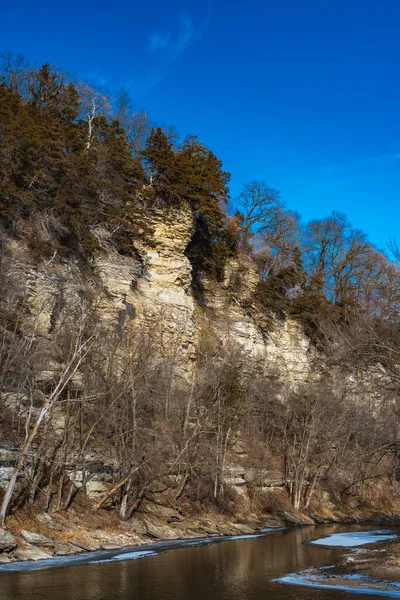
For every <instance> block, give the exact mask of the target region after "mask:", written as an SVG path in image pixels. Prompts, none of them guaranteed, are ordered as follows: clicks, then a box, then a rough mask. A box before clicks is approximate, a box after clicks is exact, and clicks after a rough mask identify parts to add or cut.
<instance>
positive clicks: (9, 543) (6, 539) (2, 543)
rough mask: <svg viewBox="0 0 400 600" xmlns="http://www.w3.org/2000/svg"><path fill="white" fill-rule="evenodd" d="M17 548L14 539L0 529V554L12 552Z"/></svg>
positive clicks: (7, 532)
mask: <svg viewBox="0 0 400 600" xmlns="http://www.w3.org/2000/svg"><path fill="white" fill-rule="evenodd" d="M17 546H18V542H17V540H16V539H15V537H14V536H13V535H12V534H11V533H10V532H9V531H6V530H5V529H0V552H12V550H15V548H16V547H17Z"/></svg>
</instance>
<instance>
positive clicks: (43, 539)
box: [21, 529, 54, 548]
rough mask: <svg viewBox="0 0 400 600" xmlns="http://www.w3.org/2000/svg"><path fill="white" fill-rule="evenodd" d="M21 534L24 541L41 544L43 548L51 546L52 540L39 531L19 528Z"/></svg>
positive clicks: (36, 544) (52, 544)
mask: <svg viewBox="0 0 400 600" xmlns="http://www.w3.org/2000/svg"><path fill="white" fill-rule="evenodd" d="M21 535H22V537H23V538H24V540H25V542H27V543H28V544H31V545H32V546H42V547H44V548H53V547H54V541H53V540H52V539H50V538H48V537H47V536H45V535H42V534H41V533H35V532H34V531H28V530H26V529H22V530H21Z"/></svg>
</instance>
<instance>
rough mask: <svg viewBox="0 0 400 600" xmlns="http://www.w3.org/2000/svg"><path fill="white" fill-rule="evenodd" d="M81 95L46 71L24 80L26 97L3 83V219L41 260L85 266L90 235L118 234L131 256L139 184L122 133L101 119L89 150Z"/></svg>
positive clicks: (92, 245)
mask: <svg viewBox="0 0 400 600" xmlns="http://www.w3.org/2000/svg"><path fill="white" fill-rule="evenodd" d="M82 101H83V99H82V98H81V96H80V94H79V92H78V89H77V88H76V87H75V86H74V85H73V84H72V83H69V82H67V81H66V79H65V78H64V77H61V76H60V75H58V74H57V73H55V72H52V71H51V69H50V67H49V65H47V64H46V65H43V67H41V68H40V69H37V70H36V71H30V72H29V73H28V83H27V84H25V95H24V96H22V94H20V93H18V92H16V91H12V90H11V89H10V87H9V86H8V85H7V82H6V79H5V78H3V81H2V82H1V83H0V173H1V177H0V218H1V224H2V226H3V227H4V228H5V229H6V230H8V231H13V232H14V233H16V234H17V235H23V236H24V237H25V239H26V240H27V243H28V244H29V246H30V247H31V249H32V251H33V252H34V253H35V254H36V255H37V256H38V257H41V256H43V257H48V256H49V255H51V254H52V253H53V252H54V251H57V253H58V254H59V255H60V256H62V255H65V254H66V255H68V254H70V253H73V254H75V255H76V256H78V257H80V258H81V259H84V260H87V259H88V258H90V257H91V256H92V254H93V252H94V251H95V250H96V249H98V247H99V240H98V236H97V237H96V235H95V234H94V228H95V227H99V226H104V228H106V229H107V230H110V231H114V232H117V235H116V236H115V240H114V239H113V240H112V241H113V243H114V242H115V245H116V247H117V249H119V250H121V251H122V252H124V253H129V252H131V249H132V238H133V236H134V235H135V234H136V233H137V231H138V229H139V226H141V225H142V223H141V222H142V221H143V215H142V210H141V207H140V205H139V203H138V202H137V200H136V190H137V186H138V185H139V184H140V182H142V181H143V180H144V174H143V170H142V167H141V165H140V164H139V163H138V161H137V159H135V158H133V156H132V155H131V152H130V150H129V145H128V142H127V139H126V135H125V131H124V130H123V129H122V128H121V126H120V125H119V123H118V121H116V120H113V119H111V118H108V117H107V116H106V115H99V116H96V117H95V119H94V120H93V136H92V141H91V147H90V149H88V147H87V123H86V122H85V119H84V114H83V111H82Z"/></svg>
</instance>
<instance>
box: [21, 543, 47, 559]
mask: <svg viewBox="0 0 400 600" xmlns="http://www.w3.org/2000/svg"><path fill="white" fill-rule="evenodd" d="M14 557H15V558H16V559H17V560H46V559H47V560H48V559H49V558H53V555H52V554H50V552H45V551H44V550H40V548H34V547H33V546H31V547H29V548H25V549H22V548H19V549H18V550H16V551H15V552H14Z"/></svg>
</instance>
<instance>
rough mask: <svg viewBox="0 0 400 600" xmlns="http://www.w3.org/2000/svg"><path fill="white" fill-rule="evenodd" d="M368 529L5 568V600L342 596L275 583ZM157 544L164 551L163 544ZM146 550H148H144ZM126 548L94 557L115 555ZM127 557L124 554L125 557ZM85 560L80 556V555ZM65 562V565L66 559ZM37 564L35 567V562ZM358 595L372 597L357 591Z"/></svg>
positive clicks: (324, 559)
mask: <svg viewBox="0 0 400 600" xmlns="http://www.w3.org/2000/svg"><path fill="white" fill-rule="evenodd" d="M365 529H368V527H365V526H363V527H362V526H345V525H323V526H318V527H305V528H298V529H289V530H284V531H276V532H273V533H268V534H266V535H265V536H263V537H257V538H245V539H235V540H226V541H222V542H216V543H212V544H203V545H199V546H181V547H179V546H175V547H172V548H169V549H166V548H165V546H164V547H163V546H161V548H159V547H157V546H156V548H155V554H154V555H149V556H145V557H143V558H140V559H130V560H129V559H128V560H120V559H119V560H118V561H111V562H92V563H89V564H72V565H69V566H57V567H52V568H45V569H38V570H36V569H35V570H24V571H17V572H12V571H7V570H5V571H1V572H0V599H1V600H22V599H24V600H267V599H268V600H272V599H276V600H306V599H314V598H315V599H318V598H320V599H324V600H343V599H345V598H354V595H352V594H350V593H347V592H342V591H337V590H332V591H330V590H321V589H315V588H308V587H298V586H291V585H284V584H280V583H276V582H272V581H271V580H272V579H275V578H277V577H281V576H283V575H286V574H288V573H293V572H296V571H300V570H302V569H306V568H309V567H313V566H324V565H331V564H334V563H335V561H336V559H337V558H338V557H339V556H340V555H341V554H342V553H343V552H344V550H343V549H340V548H334V547H332V548H324V547H320V546H316V545H312V544H309V543H307V542H310V541H311V540H315V539H317V538H321V537H322V536H325V535H328V534H331V533H340V532H346V531H359V530H365ZM157 548H159V549H157ZM145 549H147V547H145V548H143V550H145ZM118 554H120V552H119V553H118V552H114V553H110V552H109V553H103V554H101V555H97V557H90V558H88V560H97V559H104V558H106V559H109V558H113V556H115V555H118ZM119 558H121V557H119ZM80 560H82V557H81V558H80ZM61 564H62V563H61ZM35 566H37V565H35ZM358 598H359V599H363V598H365V599H366V598H371V596H365V595H362V594H361V595H358Z"/></svg>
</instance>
